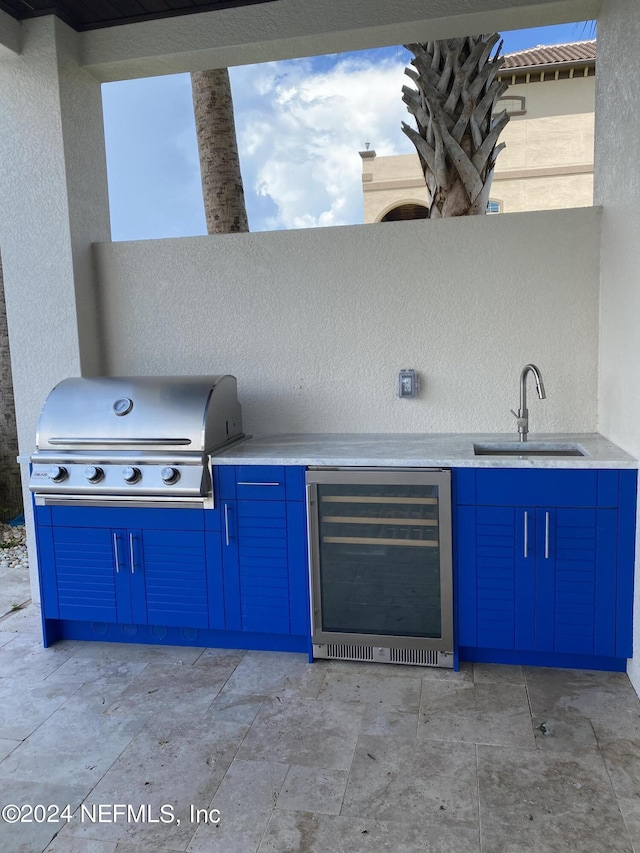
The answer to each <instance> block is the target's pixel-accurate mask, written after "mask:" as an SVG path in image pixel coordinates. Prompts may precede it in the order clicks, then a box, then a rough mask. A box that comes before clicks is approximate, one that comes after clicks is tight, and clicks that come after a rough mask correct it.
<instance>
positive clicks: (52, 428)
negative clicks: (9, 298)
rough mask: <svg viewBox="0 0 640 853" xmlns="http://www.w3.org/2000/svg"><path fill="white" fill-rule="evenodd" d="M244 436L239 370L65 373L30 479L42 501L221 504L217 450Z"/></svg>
mask: <svg viewBox="0 0 640 853" xmlns="http://www.w3.org/2000/svg"><path fill="white" fill-rule="evenodd" d="M243 437H244V435H243V432H242V415H241V409H240V405H239V403H238V399H237V384H236V379H235V377H234V376H228V375H226V376H129V377H115V376H109V377H96V378H71V379H65V380H64V381H62V382H60V383H59V384H58V385H56V386H55V388H54V389H53V390H52V391H51V393H50V394H49V396H48V397H47V399H46V401H45V403H44V406H43V407H42V411H41V413H40V419H39V421H38V432H37V437H36V452H35V453H34V454H33V455H32V456H31V463H32V471H31V480H30V483H29V488H30V489H31V491H32V492H34V495H35V502H36V504H38V505H46V504H58V505H60V504H70V505H79V504H83V505H91V506H99V505H102V506H105V505H107V506H143V507H144V506H158V505H160V504H161V505H162V506H180V507H207V506H213V490H212V484H211V464H210V456H211V454H214V453H216V452H219V451H220V450H221V449H224V448H225V447H227V446H229V445H230V444H232V443H233V442H236V441H239V440H240V439H242V438H243Z"/></svg>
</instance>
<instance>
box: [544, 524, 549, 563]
mask: <svg viewBox="0 0 640 853" xmlns="http://www.w3.org/2000/svg"><path fill="white" fill-rule="evenodd" d="M544 558H545V560H548V559H549V513H548V512H545V514H544Z"/></svg>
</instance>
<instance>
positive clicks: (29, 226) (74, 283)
mask: <svg viewBox="0 0 640 853" xmlns="http://www.w3.org/2000/svg"><path fill="white" fill-rule="evenodd" d="M22 36H23V50H22V53H21V54H20V55H17V56H14V57H13V58H5V59H3V60H2V61H0V251H1V252H2V263H3V273H4V286H5V294H6V303H7V319H8V325H9V339H10V346H11V366H12V372H13V382H14V392H15V402H16V418H17V425H18V440H19V444H20V449H21V452H22V453H28V452H30V451H31V450H33V443H34V439H35V424H36V419H37V416H38V413H39V411H40V407H41V406H42V402H43V400H44V398H45V396H46V394H47V393H48V392H49V391H50V390H51V388H52V386H53V385H54V384H55V383H56V382H59V381H60V380H61V379H63V378H64V377H65V376H70V375H79V374H80V373H81V372H84V373H88V374H91V373H98V372H100V370H101V361H100V359H101V352H100V343H99V341H100V335H99V323H98V320H97V315H96V310H95V289H94V278H93V262H92V256H91V243H92V242H93V241H95V240H108V239H109V209H108V201H107V182H106V165H105V157H104V140H103V131H102V110H101V101H100V85H99V83H98V82H97V81H96V80H95V79H94V78H93V77H91V76H90V75H89V74H88V73H87V72H86V71H83V70H82V69H81V68H80V66H79V64H78V62H77V39H76V37H75V36H76V34H75V33H73V32H72V31H71V30H70V29H69V28H68V27H66V26H65V25H64V24H62V23H61V22H59V21H56V20H55V19H54V18H52V17H48V18H37V19H35V20H33V21H29V22H26V23H24V24H23V26H22ZM25 471H26V469H23V472H25ZM25 508H26V515H27V522H28V529H29V537H30V546H31V547H30V555H31V561H30V562H31V568H32V591H33V594H34V597H35V598H36V599H37V574H36V571H35V569H36V560H35V549H34V547H33V527H32V524H31V514H30V509H31V502H30V497H29V493H28V492H26V491H25Z"/></svg>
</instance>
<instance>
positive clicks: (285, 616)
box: [215, 465, 309, 648]
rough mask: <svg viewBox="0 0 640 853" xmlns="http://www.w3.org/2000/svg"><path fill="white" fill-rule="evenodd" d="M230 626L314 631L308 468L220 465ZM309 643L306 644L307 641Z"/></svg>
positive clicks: (285, 631) (272, 632) (256, 630)
mask: <svg viewBox="0 0 640 853" xmlns="http://www.w3.org/2000/svg"><path fill="white" fill-rule="evenodd" d="M215 479H216V482H217V483H218V487H219V494H220V497H219V506H220V512H221V519H222V528H223V530H222V564H223V574H224V602H225V615H226V624H227V628H228V629H230V630H236V631H244V632H253V633H256V634H269V635H295V636H298V637H300V638H301V639H302V638H304V642H305V644H306V642H307V639H308V636H309V599H308V569H307V556H306V555H307V548H306V523H305V504H304V497H305V491H304V468H300V467H290V466H261V465H240V466H220V467H218V468H217V469H216V477H215ZM305 648H306V645H305Z"/></svg>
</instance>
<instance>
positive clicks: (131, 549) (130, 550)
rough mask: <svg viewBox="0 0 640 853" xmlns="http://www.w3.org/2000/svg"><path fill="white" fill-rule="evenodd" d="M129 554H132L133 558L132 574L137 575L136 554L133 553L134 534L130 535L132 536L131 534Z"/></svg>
mask: <svg viewBox="0 0 640 853" xmlns="http://www.w3.org/2000/svg"><path fill="white" fill-rule="evenodd" d="M129 554H130V557H131V574H132V575H135V573H136V563H135V556H134V553H133V533H130V534H129Z"/></svg>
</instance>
